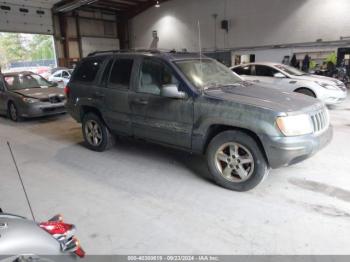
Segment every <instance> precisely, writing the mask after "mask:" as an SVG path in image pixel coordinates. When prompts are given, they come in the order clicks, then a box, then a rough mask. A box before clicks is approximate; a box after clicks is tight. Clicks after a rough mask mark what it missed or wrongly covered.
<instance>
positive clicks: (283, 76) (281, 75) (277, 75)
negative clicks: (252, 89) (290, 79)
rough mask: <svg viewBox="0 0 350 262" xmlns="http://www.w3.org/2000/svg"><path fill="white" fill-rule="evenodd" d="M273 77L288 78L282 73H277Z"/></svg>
mask: <svg viewBox="0 0 350 262" xmlns="http://www.w3.org/2000/svg"><path fill="white" fill-rule="evenodd" d="M273 77H276V78H286V76H285V75H284V74H282V73H280V72H278V73H276V74H274V75H273Z"/></svg>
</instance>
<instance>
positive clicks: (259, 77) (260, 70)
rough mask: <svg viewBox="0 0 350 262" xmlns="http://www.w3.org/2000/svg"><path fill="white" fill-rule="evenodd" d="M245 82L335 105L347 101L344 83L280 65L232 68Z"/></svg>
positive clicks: (260, 64)
mask: <svg viewBox="0 0 350 262" xmlns="http://www.w3.org/2000/svg"><path fill="white" fill-rule="evenodd" d="M231 70H232V71H233V72H235V73H236V74H238V75H240V76H241V77H242V78H243V79H244V80H246V81H250V82H255V83H258V84H259V85H261V86H263V87H269V88H276V89H280V90H282V91H287V92H297V93H302V94H305V95H309V96H312V97H315V98H318V99H320V100H322V101H323V102H324V103H325V104H326V105H334V104H338V103H340V102H342V101H343V100H345V99H346V96H347V89H346V86H345V85H344V83H343V82H341V81H339V80H337V79H335V78H330V77H325V76H318V75H311V74H307V73H305V72H302V71H300V70H298V69H296V68H294V67H291V66H287V65H283V64H278V63H249V64H244V65H239V66H234V67H232V68H231Z"/></svg>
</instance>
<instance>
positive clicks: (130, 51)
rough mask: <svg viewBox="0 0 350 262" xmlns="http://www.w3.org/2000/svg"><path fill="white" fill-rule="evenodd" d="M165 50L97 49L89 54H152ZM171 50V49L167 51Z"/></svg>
mask: <svg viewBox="0 0 350 262" xmlns="http://www.w3.org/2000/svg"><path fill="white" fill-rule="evenodd" d="M163 52H164V51H162V50H159V49H121V50H106V51H96V52H92V53H90V54H88V56H93V55H97V54H107V53H116V54H120V53H152V54H160V53H163ZM167 52H169V51H167Z"/></svg>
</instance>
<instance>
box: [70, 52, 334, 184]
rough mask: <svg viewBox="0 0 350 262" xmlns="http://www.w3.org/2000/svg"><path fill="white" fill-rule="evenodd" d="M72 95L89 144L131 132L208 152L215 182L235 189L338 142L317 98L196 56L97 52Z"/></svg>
mask: <svg viewBox="0 0 350 262" xmlns="http://www.w3.org/2000/svg"><path fill="white" fill-rule="evenodd" d="M66 94H67V97H68V99H67V105H66V106H67V110H68V112H70V114H71V115H72V116H73V118H74V119H76V120H77V121H78V122H81V123H82V131H83V134H84V139H85V142H86V146H87V147H88V148H90V149H92V150H95V151H103V150H106V149H107V148H109V147H110V146H112V145H113V142H114V136H115V135H121V136H122V135H125V136H132V137H137V138H142V139H146V140H150V141H154V142H157V143H161V144H163V145H166V146H172V147H177V148H180V149H184V150H188V151H191V152H194V153H199V154H206V157H207V162H208V166H209V169H210V172H211V174H212V176H213V178H214V179H215V181H216V182H217V183H218V184H220V185H222V186H224V187H226V188H229V189H232V190H237V191H246V190H249V189H252V188H253V187H255V186H256V185H258V184H259V183H260V182H261V181H262V180H263V178H264V177H265V176H266V175H267V173H268V170H269V168H270V167H271V168H278V167H281V166H288V165H291V164H294V163H297V162H300V161H302V160H304V159H306V158H308V157H310V156H311V155H313V154H314V153H315V152H317V151H318V150H320V149H321V148H322V147H324V146H325V145H326V144H327V143H328V142H329V141H330V140H331V138H332V128H331V126H330V124H329V116H328V111H327V109H326V107H325V106H324V104H323V103H322V102H320V101H319V100H316V99H314V98H310V97H307V96H304V95H300V94H292V93H285V92H283V93H282V92H279V91H276V90H272V89H266V88H262V87H260V86H258V85H253V84H251V83H246V82H243V81H242V79H241V78H240V77H239V76H237V75H236V74H234V73H233V72H232V71H230V70H229V69H228V68H226V67H225V66H224V65H222V64H220V63H218V62H216V61H215V60H212V59H210V58H207V57H200V56H198V55H197V54H190V53H175V52H169V53H162V52H146V51H145V52H130V53H126V52H124V53H123V52H100V53H94V54H91V55H90V56H88V57H87V58H85V59H83V60H82V61H81V62H80V64H79V65H78V66H77V68H76V70H75V71H74V73H73V76H72V78H71V81H70V82H69V84H68V86H67V87H66Z"/></svg>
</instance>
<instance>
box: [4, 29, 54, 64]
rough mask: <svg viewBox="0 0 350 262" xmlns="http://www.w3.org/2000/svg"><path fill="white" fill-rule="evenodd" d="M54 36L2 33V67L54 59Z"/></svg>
mask: <svg viewBox="0 0 350 262" xmlns="http://www.w3.org/2000/svg"><path fill="white" fill-rule="evenodd" d="M54 58H55V53H54V48H53V40H52V36H49V35H29V34H19V33H0V66H1V68H8V66H9V64H10V63H11V62H17V61H35V60H43V59H54Z"/></svg>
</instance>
